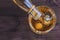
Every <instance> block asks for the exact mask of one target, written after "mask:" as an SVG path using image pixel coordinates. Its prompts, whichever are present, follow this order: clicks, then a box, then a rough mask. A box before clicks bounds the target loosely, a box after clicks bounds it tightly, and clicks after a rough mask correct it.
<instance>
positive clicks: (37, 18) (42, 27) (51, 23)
mask: <svg viewBox="0 0 60 40" xmlns="http://www.w3.org/2000/svg"><path fill="white" fill-rule="evenodd" d="M13 2H14V3H15V4H16V5H17V6H19V7H20V8H21V9H22V10H24V11H26V12H27V14H28V15H29V16H28V22H29V25H30V28H31V30H32V31H33V32H34V33H36V34H46V33H48V32H49V31H51V30H52V29H53V28H54V27H55V24H56V15H55V12H54V11H53V9H51V8H49V7H47V6H37V7H36V6H35V5H34V4H33V3H32V0H13Z"/></svg>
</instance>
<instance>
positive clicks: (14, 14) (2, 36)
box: [0, 0, 60, 40]
mask: <svg viewBox="0 0 60 40" xmlns="http://www.w3.org/2000/svg"><path fill="white" fill-rule="evenodd" d="M33 3H34V4H36V5H37V4H38V5H47V6H49V7H51V8H52V9H54V10H55V13H56V16H57V23H56V26H55V28H54V29H53V30H52V31H50V32H49V33H47V34H45V35H37V34H35V33H33V32H32V31H31V29H30V28H29V24H28V15H27V14H26V12H24V11H23V10H22V9H20V8H19V7H18V6H16V5H15V4H14V3H13V1H12V0H0V40H60V7H58V6H56V5H55V4H54V3H53V2H52V1H49V0H48V1H42V0H39V2H38V0H36V1H35V2H33Z"/></svg>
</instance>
